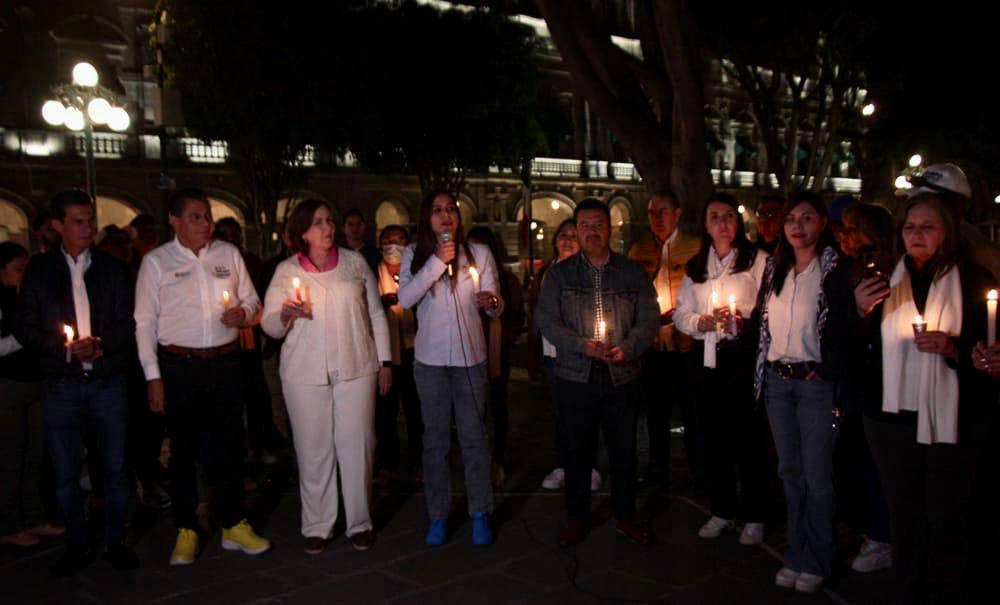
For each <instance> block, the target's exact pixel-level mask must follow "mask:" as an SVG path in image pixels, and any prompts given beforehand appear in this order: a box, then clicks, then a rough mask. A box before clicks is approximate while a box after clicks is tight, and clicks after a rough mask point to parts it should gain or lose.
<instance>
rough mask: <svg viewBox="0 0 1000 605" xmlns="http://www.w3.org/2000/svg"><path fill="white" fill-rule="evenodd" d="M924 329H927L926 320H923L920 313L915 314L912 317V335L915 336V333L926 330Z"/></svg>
mask: <svg viewBox="0 0 1000 605" xmlns="http://www.w3.org/2000/svg"><path fill="white" fill-rule="evenodd" d="M926 331H927V322H926V321H924V318H923V317H922V316H921V315H917V316H916V317H914V318H913V335H914V336H916V335H917V334H920V333H921V332H926Z"/></svg>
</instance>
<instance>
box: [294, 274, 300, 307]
mask: <svg viewBox="0 0 1000 605" xmlns="http://www.w3.org/2000/svg"><path fill="white" fill-rule="evenodd" d="M292 290H293V291H294V292H295V300H297V301H299V302H302V280H300V279H299V278H297V277H293V278H292Z"/></svg>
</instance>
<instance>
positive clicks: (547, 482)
mask: <svg viewBox="0 0 1000 605" xmlns="http://www.w3.org/2000/svg"><path fill="white" fill-rule="evenodd" d="M565 481H566V471H564V470H563V469H561V468H556V469H553V470H552V472H551V473H549V474H548V475H545V478H544V479H542V487H543V488H544V489H562V486H563V483H564V482H565Z"/></svg>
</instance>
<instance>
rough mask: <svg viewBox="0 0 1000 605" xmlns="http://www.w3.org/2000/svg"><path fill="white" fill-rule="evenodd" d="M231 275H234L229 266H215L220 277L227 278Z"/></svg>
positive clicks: (217, 275) (216, 274)
mask: <svg viewBox="0 0 1000 605" xmlns="http://www.w3.org/2000/svg"><path fill="white" fill-rule="evenodd" d="M230 275H232V272H231V271H230V270H229V267H219V266H216V267H215V277H217V278H218V279H225V278H227V277H229V276H230Z"/></svg>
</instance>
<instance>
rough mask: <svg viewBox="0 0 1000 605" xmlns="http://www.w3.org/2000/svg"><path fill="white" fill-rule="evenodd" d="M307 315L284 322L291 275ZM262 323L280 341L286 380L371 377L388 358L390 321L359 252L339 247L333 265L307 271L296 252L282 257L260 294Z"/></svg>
mask: <svg viewBox="0 0 1000 605" xmlns="http://www.w3.org/2000/svg"><path fill="white" fill-rule="evenodd" d="M295 278H298V279H299V284H300V290H299V296H300V298H301V300H302V301H303V302H304V303H306V309H307V310H308V311H309V312H310V313H311V318H305V317H300V318H298V319H296V320H295V321H294V322H292V323H291V324H290V326H286V325H285V324H284V323H282V321H281V307H282V305H283V304H284V302H285V300H288V299H292V298H294V297H295V290H294V286H293V280H294V279H295ZM264 301H265V303H264V314H263V318H262V319H261V328H263V330H264V332H265V333H266V334H267V335H268V336H270V337H272V338H284V339H285V342H284V344H283V345H282V346H281V363H280V364H279V368H280V370H281V372H280V373H281V380H282V381H283V382H285V383H288V384H292V383H294V384H310V385H325V384H332V383H333V382H337V381H346V380H353V379H355V378H359V377H361V376H370V375H371V374H374V373H376V372H378V369H379V362H380V361H389V360H391V359H392V350H391V348H390V343H389V324H388V322H386V317H385V311H384V310H383V309H382V302H381V300H380V299H379V293H378V284H377V283H376V281H375V274H374V273H372V270H371V268H370V267H369V266H368V263H367V262H365V259H364V257H363V256H361V254H359V253H357V252H354V251H353V250H348V249H347V248H339V249H338V260H337V266H336V267H335V268H333V269H331V270H329V271H323V272H319V273H316V272H310V271H306V270H305V269H304V268H303V267H302V264H301V263H300V262H299V257H298V255H293V256H292V257H290V258H288V259H286V260H284V261H283V262H282V263H281V264H280V265H278V268H277V270H276V271H275V272H274V278H273V279H271V284H270V285H269V286H268V287H267V294H265V295H264Z"/></svg>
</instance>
